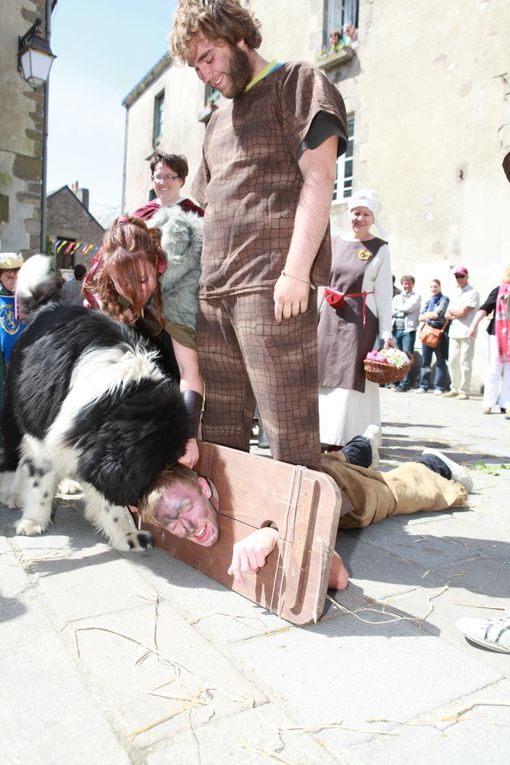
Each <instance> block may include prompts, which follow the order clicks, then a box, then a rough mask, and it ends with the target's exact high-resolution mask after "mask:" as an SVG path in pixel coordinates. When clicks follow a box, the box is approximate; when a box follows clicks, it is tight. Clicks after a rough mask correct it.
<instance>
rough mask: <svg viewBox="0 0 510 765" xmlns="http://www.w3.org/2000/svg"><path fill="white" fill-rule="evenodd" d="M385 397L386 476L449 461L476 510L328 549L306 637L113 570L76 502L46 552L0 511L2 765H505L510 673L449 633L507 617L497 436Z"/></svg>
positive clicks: (441, 409)
mask: <svg viewBox="0 0 510 765" xmlns="http://www.w3.org/2000/svg"><path fill="white" fill-rule="evenodd" d="M381 398H382V412H383V421H384V426H383V446H382V451H381V457H382V468H383V469H385V468H388V467H390V466H391V465H392V464H394V463H397V462H398V461H400V460H406V459H407V460H409V459H413V458H414V457H416V456H417V455H419V454H420V453H421V450H422V448H423V446H424V445H428V446H435V447H437V448H439V449H443V450H445V451H446V452H447V453H448V454H450V455H451V456H453V458H454V459H457V460H459V461H460V462H462V463H463V464H466V465H468V466H470V467H471V468H473V471H474V472H473V474H474V479H475V488H474V493H473V494H472V496H471V505H470V508H469V509H465V510H459V511H451V512H442V513H434V514H430V513H429V514H425V513H422V514H418V515H415V516H409V517H405V516H404V517H400V518H397V519H395V520H389V521H386V522H384V523H382V524H380V525H378V526H373V527H370V528H368V529H364V530H361V531H350V532H345V533H343V534H342V535H341V536H339V538H338V543H337V546H338V550H339V551H340V552H341V554H342V556H343V557H344V559H345V561H346V563H347V565H348V567H349V569H350V571H351V574H352V580H351V584H350V586H349V588H348V590H347V591H346V592H344V593H336V594H335V593H332V596H333V600H328V602H327V609H326V613H325V614H324V616H323V618H322V619H321V621H320V622H319V623H318V624H316V625H313V626H308V627H305V628H298V627H294V626H292V625H289V624H288V623H287V622H284V621H282V620H281V619H279V618H277V617H275V616H273V615H271V614H268V613H267V612H265V611H264V610H263V609H261V608H259V607H257V606H255V605H254V604H252V603H251V602H249V601H247V600H245V599H243V598H242V597H240V596H238V595H235V594H234V593H232V592H230V591H229V590H226V589H225V588H223V587H222V586H220V585H219V584H217V583H215V582H213V581H211V580H208V579H207V578H206V577H204V576H202V575H201V574H199V573H198V572H196V571H194V570H192V569H190V568H188V567H186V566H184V565H183V564H181V563H179V562H178V561H175V560H172V559H171V558H169V557H168V556H167V555H166V554H165V553H163V552H162V551H161V550H154V551H152V552H151V553H150V554H141V555H136V554H131V555H130V554H122V553H117V552H114V551H112V550H111V549H110V548H109V547H108V546H107V545H106V544H105V543H104V542H103V541H102V539H101V538H100V537H98V536H97V535H96V534H95V533H94V531H93V530H92V529H91V527H90V526H89V525H88V524H87V523H86V522H85V521H84V520H83V519H82V517H81V515H80V513H79V501H77V500H69V499H62V500H61V501H60V506H59V509H58V512H57V519H56V524H55V525H54V526H53V527H52V529H51V530H50V531H49V532H48V533H47V534H45V535H44V536H42V537H39V538H27V537H15V536H14V535H13V531H12V524H13V520H14V519H15V517H16V514H15V513H14V512H13V511H11V510H8V509H7V508H0V567H1V577H0V634H1V645H2V652H1V659H0V661H1V678H2V700H1V701H0V704H1V711H2V726H1V727H0V761H1V762H2V763H4V764H5V765H10V764H11V763H12V765H14V763H16V764H19V763H21V764H23V765H46V764H48V765H54V763H56V762H66V763H68V764H69V765H81V764H82V763H83V764H86V765H92V764H93V765H97V763H102V764H106V765H110V764H111V765H118V764H121V763H122V764H123V765H124V763H147V765H163V763H165V765H166V764H167V763H169V762H171V763H172V765H178V764H179V763H183V764H185V765H194V763H197V764H198V763H222V765H223V763H239V762H242V763H243V765H244V763H267V762H268V761H270V762H280V763H296V765H297V763H314V764H315V763H350V764H351V765H355V764H358V763H373V762H380V761H383V760H385V759H391V760H393V761H396V762H412V763H413V765H421V764H422V763H423V765H425V763H427V765H430V763H443V762H444V763H448V764H449V765H451V764H452V763H453V764H455V763H462V764H463V765H470V764H471V763H473V765H479V763H480V762H490V763H493V764H498V763H502V764H503V763H505V765H506V763H507V762H508V752H509V751H510V682H509V679H510V656H508V655H504V654H498V653H494V652H491V651H487V650H484V649H482V648H476V647H474V646H472V645H470V644H469V643H468V642H467V641H466V640H465V639H464V637H463V636H462V635H461V634H460V633H458V632H457V630H456V628H455V622H456V621H457V619H459V618H460V617H461V616H466V615H475V616H484V615H487V614H489V615H497V614H498V613H500V611H498V609H503V608H504V607H505V606H508V605H510V521H509V518H510V506H509V505H510V503H509V500H508V497H509V486H510V480H509V479H510V470H509V469H508V467H509V462H510V459H509V451H510V450H509V444H510V438H509V435H510V420H506V419H505V417H504V416H503V415H495V414H493V415H490V416H486V415H485V416H484V415H483V414H482V412H481V401H480V400H478V399H470V400H468V401H455V400H451V399H450V400H445V399H441V398H439V397H433V396H432V395H431V394H429V395H427V396H416V395H415V394H414V393H412V392H411V393H408V394H401V395H399V394H395V393H393V392H392V391H390V390H382V391H381ZM265 453H267V452H265ZM502 464H503V465H506V468H505V467H497V466H500V465H502ZM477 466H478V467H477ZM475 468H476V469H475ZM334 601H336V602H334Z"/></svg>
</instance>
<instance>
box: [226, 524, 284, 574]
mask: <svg viewBox="0 0 510 765" xmlns="http://www.w3.org/2000/svg"><path fill="white" fill-rule="evenodd" d="M277 539H278V531H277V530H276V529H272V528H269V526H267V527H264V528H263V529H258V530H257V531H254V532H253V534H250V535H249V536H247V537H245V538H244V539H241V541H240V542H236V543H235V545H234V550H233V554H232V563H231V564H230V566H229V569H228V572H227V573H228V574H229V575H230V576H233V577H234V580H235V581H236V582H239V583H240V584H244V574H256V573H257V571H258V570H259V568H261V567H262V566H263V565H264V564H265V562H266V558H267V556H268V555H269V554H270V553H271V552H272V551H273V549H274V546H275V544H276V540H277Z"/></svg>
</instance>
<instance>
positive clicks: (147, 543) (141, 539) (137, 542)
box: [110, 531, 154, 552]
mask: <svg viewBox="0 0 510 765" xmlns="http://www.w3.org/2000/svg"><path fill="white" fill-rule="evenodd" d="M110 544H111V546H112V547H113V549H114V550H120V551H122V552H126V551H129V550H134V551H135V552H142V551H143V550H150V549H151V548H152V547H154V537H153V536H152V534H150V533H149V532H148V531H130V532H129V533H128V534H122V535H121V534H119V535H118V536H116V538H115V539H111V540H110Z"/></svg>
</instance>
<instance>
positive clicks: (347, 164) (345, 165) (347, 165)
mask: <svg viewBox="0 0 510 765" xmlns="http://www.w3.org/2000/svg"><path fill="white" fill-rule="evenodd" d="M347 135H348V141H347V150H346V152H345V154H344V155H343V156H342V157H339V158H338V159H337V161H336V180H335V188H334V190H333V201H334V202H338V201H340V200H341V199H347V197H350V196H352V181H353V159H354V114H352V115H351V116H350V117H347Z"/></svg>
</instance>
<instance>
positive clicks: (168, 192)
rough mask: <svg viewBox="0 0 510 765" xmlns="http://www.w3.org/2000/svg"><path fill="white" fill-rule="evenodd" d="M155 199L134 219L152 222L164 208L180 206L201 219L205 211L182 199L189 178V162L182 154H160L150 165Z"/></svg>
mask: <svg viewBox="0 0 510 765" xmlns="http://www.w3.org/2000/svg"><path fill="white" fill-rule="evenodd" d="M150 168H151V179H152V185H153V189H154V193H155V195H156V196H155V198H154V199H152V200H151V201H150V202H147V203H146V204H144V205H142V206H141V207H139V208H138V209H137V210H135V211H134V213H133V217H134V218H141V219H142V220H150V219H151V218H152V217H153V215H154V214H155V213H156V212H158V210H160V208H162V207H173V206H174V205H176V206H178V207H180V208H181V210H183V211H184V212H193V213H196V215H199V216H200V217H201V218H202V217H203V215H204V211H203V209H202V208H201V207H198V205H196V204H195V203H194V202H193V201H192V200H191V199H188V198H187V197H181V189H182V187H183V186H184V184H185V182H186V178H187V176H188V162H187V159H186V157H184V156H183V155H182V154H165V153H163V152H158V153H157V154H155V155H154V156H153V158H152V160H151V163H150Z"/></svg>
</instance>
